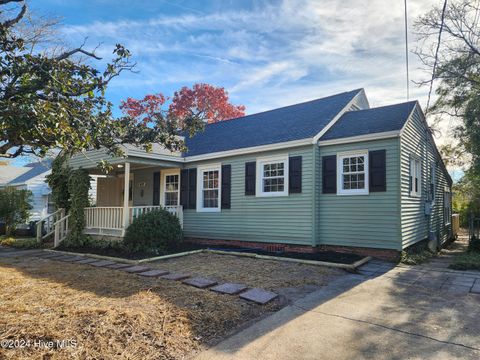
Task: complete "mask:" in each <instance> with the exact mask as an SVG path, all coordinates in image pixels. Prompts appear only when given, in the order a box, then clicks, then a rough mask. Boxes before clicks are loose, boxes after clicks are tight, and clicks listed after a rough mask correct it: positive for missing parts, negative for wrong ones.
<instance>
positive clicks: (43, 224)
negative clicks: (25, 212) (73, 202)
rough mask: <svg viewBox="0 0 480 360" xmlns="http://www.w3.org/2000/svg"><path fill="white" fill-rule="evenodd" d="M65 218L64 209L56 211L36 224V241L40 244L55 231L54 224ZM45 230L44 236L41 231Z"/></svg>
mask: <svg viewBox="0 0 480 360" xmlns="http://www.w3.org/2000/svg"><path fill="white" fill-rule="evenodd" d="M64 216H65V209H58V210H57V211H55V212H54V213H51V214H49V215H47V216H45V217H44V218H43V219H40V220H39V221H38V222H37V241H38V242H42V241H43V240H45V239H46V238H47V237H49V236H50V235H52V234H53V233H54V231H55V223H56V222H57V221H58V220H60V219H61V218H63V217H64ZM44 230H45V234H44V233H43V231H44Z"/></svg>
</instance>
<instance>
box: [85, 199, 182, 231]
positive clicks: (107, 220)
mask: <svg viewBox="0 0 480 360" xmlns="http://www.w3.org/2000/svg"><path fill="white" fill-rule="evenodd" d="M160 208H161V207H160V206H153V205H152V206H130V207H129V208H128V212H129V223H132V221H133V219H135V218H137V217H138V216H140V215H142V214H146V213H148V212H150V211H153V210H156V209H160ZM166 210H167V211H169V212H170V213H172V214H174V215H175V216H177V217H178V219H179V221H180V225H182V226H183V207H182V206H167V207H166ZM123 222H124V219H123V207H120V206H109V207H89V208H85V228H86V229H101V230H123V229H124V228H125V226H124V223H123Z"/></svg>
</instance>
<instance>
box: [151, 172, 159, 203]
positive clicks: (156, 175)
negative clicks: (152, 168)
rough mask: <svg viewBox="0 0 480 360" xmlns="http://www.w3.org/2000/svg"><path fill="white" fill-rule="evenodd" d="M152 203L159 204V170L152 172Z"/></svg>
mask: <svg viewBox="0 0 480 360" xmlns="http://www.w3.org/2000/svg"><path fill="white" fill-rule="evenodd" d="M153 205H156V206H158V205H160V172H159V171H157V172H154V173H153Z"/></svg>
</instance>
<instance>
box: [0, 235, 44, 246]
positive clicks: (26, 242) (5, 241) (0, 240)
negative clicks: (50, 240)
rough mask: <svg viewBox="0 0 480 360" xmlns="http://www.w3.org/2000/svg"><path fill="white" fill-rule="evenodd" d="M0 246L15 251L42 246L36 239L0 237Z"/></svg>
mask: <svg viewBox="0 0 480 360" xmlns="http://www.w3.org/2000/svg"><path fill="white" fill-rule="evenodd" d="M0 245H3V246H11V247H14V248H17V249H37V248H41V247H42V244H41V243H38V242H37V239H36V238H33V237H30V238H15V237H11V236H9V237H7V236H1V237H0Z"/></svg>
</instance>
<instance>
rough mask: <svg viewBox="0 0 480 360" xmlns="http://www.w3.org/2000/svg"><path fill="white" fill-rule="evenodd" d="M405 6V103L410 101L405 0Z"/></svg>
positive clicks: (405, 2)
mask: <svg viewBox="0 0 480 360" xmlns="http://www.w3.org/2000/svg"><path fill="white" fill-rule="evenodd" d="M404 4H405V64H406V67H407V101H408V100H410V75H409V73H408V21H407V14H408V13H407V0H405V1H404Z"/></svg>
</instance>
